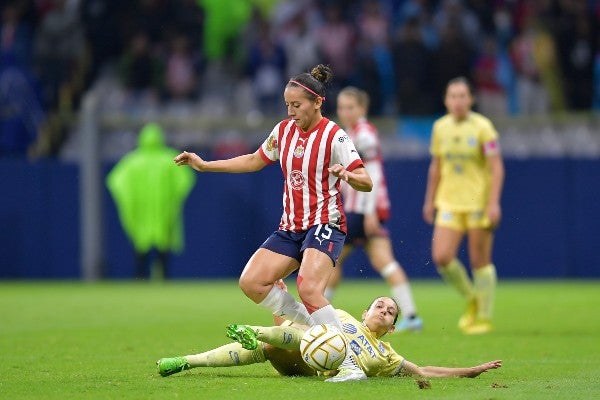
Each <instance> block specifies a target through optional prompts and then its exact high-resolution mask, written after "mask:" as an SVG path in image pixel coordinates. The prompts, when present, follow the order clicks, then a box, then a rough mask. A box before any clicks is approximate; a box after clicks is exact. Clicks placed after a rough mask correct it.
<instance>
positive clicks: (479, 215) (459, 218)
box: [435, 209, 492, 232]
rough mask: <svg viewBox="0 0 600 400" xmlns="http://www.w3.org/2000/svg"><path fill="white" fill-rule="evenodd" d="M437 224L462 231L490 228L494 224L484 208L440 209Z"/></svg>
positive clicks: (436, 218) (436, 219)
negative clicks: (475, 209)
mask: <svg viewBox="0 0 600 400" xmlns="http://www.w3.org/2000/svg"><path fill="white" fill-rule="evenodd" d="M435 224H436V225H438V226H443V227H446V228H450V229H455V230H457V231H461V232H465V231H467V230H469V229H489V228H490V227H491V226H492V224H491V222H490V219H489V218H488V216H487V213H485V211H484V210H477V211H458V212H457V211H449V210H444V209H439V210H437V214H436V216H435Z"/></svg>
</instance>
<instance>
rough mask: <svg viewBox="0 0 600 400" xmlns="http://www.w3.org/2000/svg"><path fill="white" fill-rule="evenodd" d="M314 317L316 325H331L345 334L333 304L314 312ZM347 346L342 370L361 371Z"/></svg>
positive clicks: (341, 366)
mask: <svg viewBox="0 0 600 400" xmlns="http://www.w3.org/2000/svg"><path fill="white" fill-rule="evenodd" d="M312 317H313V319H314V321H315V325H316V324H330V325H334V326H336V327H337V328H339V330H340V331H342V332H343V330H342V321H340V318H339V317H338V315H337V313H336V312H335V309H334V308H333V306H332V305H331V304H328V305H326V306H325V307H321V308H319V309H318V310H317V311H315V312H313V313H312ZM344 337H345V335H344ZM347 341H348V339H346V342H347ZM346 346H347V347H346V348H347V353H346V358H344V361H343V362H342V364H341V365H340V368H344V369H353V370H361V368H360V367H359V366H358V364H357V363H356V361H355V360H354V358H353V357H352V351H351V350H350V346H349V345H348V344H347V345H346Z"/></svg>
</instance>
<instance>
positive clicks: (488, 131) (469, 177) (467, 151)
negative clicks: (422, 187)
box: [430, 112, 498, 212]
mask: <svg viewBox="0 0 600 400" xmlns="http://www.w3.org/2000/svg"><path fill="white" fill-rule="evenodd" d="M497 151H498V132H496V129H495V128H494V126H493V125H492V122H491V121H490V120H489V119H488V118H486V117H484V116H483V115H481V114H478V113H476V112H471V113H469V115H468V116H467V117H466V118H465V119H463V120H461V121H457V120H456V119H455V118H454V117H453V116H452V115H450V114H447V115H445V116H443V117H441V118H439V119H438V120H436V121H435V123H434V124H433V132H432V137H431V148H430V152H431V155H432V156H433V157H439V159H440V181H439V184H438V187H437V191H436V193H435V206H436V207H437V208H438V209H444V210H448V211H456V212H465V211H478V210H482V209H484V208H485V206H486V205H487V199H488V196H489V189H490V181H491V174H490V170H489V167H488V164H487V162H486V153H487V154H493V153H496V152H497Z"/></svg>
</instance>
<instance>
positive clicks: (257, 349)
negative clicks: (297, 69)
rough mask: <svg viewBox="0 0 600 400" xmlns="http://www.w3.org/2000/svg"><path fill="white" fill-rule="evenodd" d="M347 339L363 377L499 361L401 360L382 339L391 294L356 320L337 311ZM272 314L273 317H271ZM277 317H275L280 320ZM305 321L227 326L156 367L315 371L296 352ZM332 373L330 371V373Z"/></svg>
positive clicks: (392, 315)
mask: <svg viewBox="0 0 600 400" xmlns="http://www.w3.org/2000/svg"><path fill="white" fill-rule="evenodd" d="M336 311H337V315H338V317H339V318H340V320H341V322H342V330H343V332H344V335H345V337H346V340H347V341H348V351H349V352H350V354H351V357H352V359H353V362H354V363H356V364H357V365H358V366H359V367H360V369H362V371H363V372H364V373H365V375H366V376H368V377H372V376H389V377H394V376H415V377H421V378H444V377H470V378H473V377H476V376H478V375H479V374H481V373H483V372H486V371H487V370H490V369H496V368H500V367H501V366H502V361H501V360H495V361H489V362H486V363H483V364H480V365H476V366H473V367H468V368H451V367H435V366H428V367H419V366H417V365H416V364H414V363H412V362H410V361H408V360H406V359H404V357H402V356H401V355H400V354H398V353H397V352H396V351H395V350H394V349H393V348H392V347H391V346H390V344H389V343H387V342H383V341H382V340H381V338H382V337H383V336H384V335H386V334H387V333H391V332H393V331H394V328H395V323H396V320H397V319H398V315H399V309H398V305H397V304H396V302H395V301H394V300H393V299H392V298H390V297H378V298H377V299H375V300H374V301H373V302H372V303H371V304H370V306H369V308H368V309H367V310H365V311H363V313H362V320H361V321H359V320H357V319H355V318H354V317H352V316H351V315H350V314H348V313H347V312H345V311H343V310H336ZM276 319H277V317H276ZM280 322H281V320H276V323H280ZM306 329H308V326H305V325H299V324H296V323H292V322H289V321H285V322H283V324H282V325H280V326H270V327H265V326H249V325H229V326H228V327H227V336H229V337H230V338H232V339H234V340H236V341H237V342H238V343H231V344H227V345H224V346H221V347H218V348H216V349H213V350H209V351H207V352H204V353H200V354H194V355H188V356H181V357H172V358H162V359H160V360H158V362H157V364H158V372H159V374H160V375H162V376H168V375H172V374H175V373H177V372H180V371H183V370H186V369H191V368H196V367H230V366H240V365H249V364H256V363H262V362H265V361H267V360H268V361H270V362H271V364H272V365H273V367H274V368H275V369H276V370H277V371H278V372H279V373H281V374H282V375H301V376H311V375H316V374H317V373H316V371H314V370H313V369H311V368H310V367H308V365H306V364H305V363H304V361H302V358H301V356H300V351H299V349H300V341H301V339H302V335H303V334H304V331H305V330H306ZM334 373H335V372H333V373H332V374H334ZM359 379H366V378H359V377H357V376H356V375H335V376H333V377H331V378H328V379H327V381H328V382H346V381H352V380H359Z"/></svg>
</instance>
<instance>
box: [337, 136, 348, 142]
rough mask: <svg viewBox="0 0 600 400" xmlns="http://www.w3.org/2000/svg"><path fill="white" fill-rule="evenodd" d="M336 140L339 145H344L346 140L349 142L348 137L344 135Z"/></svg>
mask: <svg viewBox="0 0 600 400" xmlns="http://www.w3.org/2000/svg"><path fill="white" fill-rule="evenodd" d="M338 140H339V142H340V143H344V142H345V141H346V140H350V138H349V137H348V135H344V136H340V137H339V139H338Z"/></svg>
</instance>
